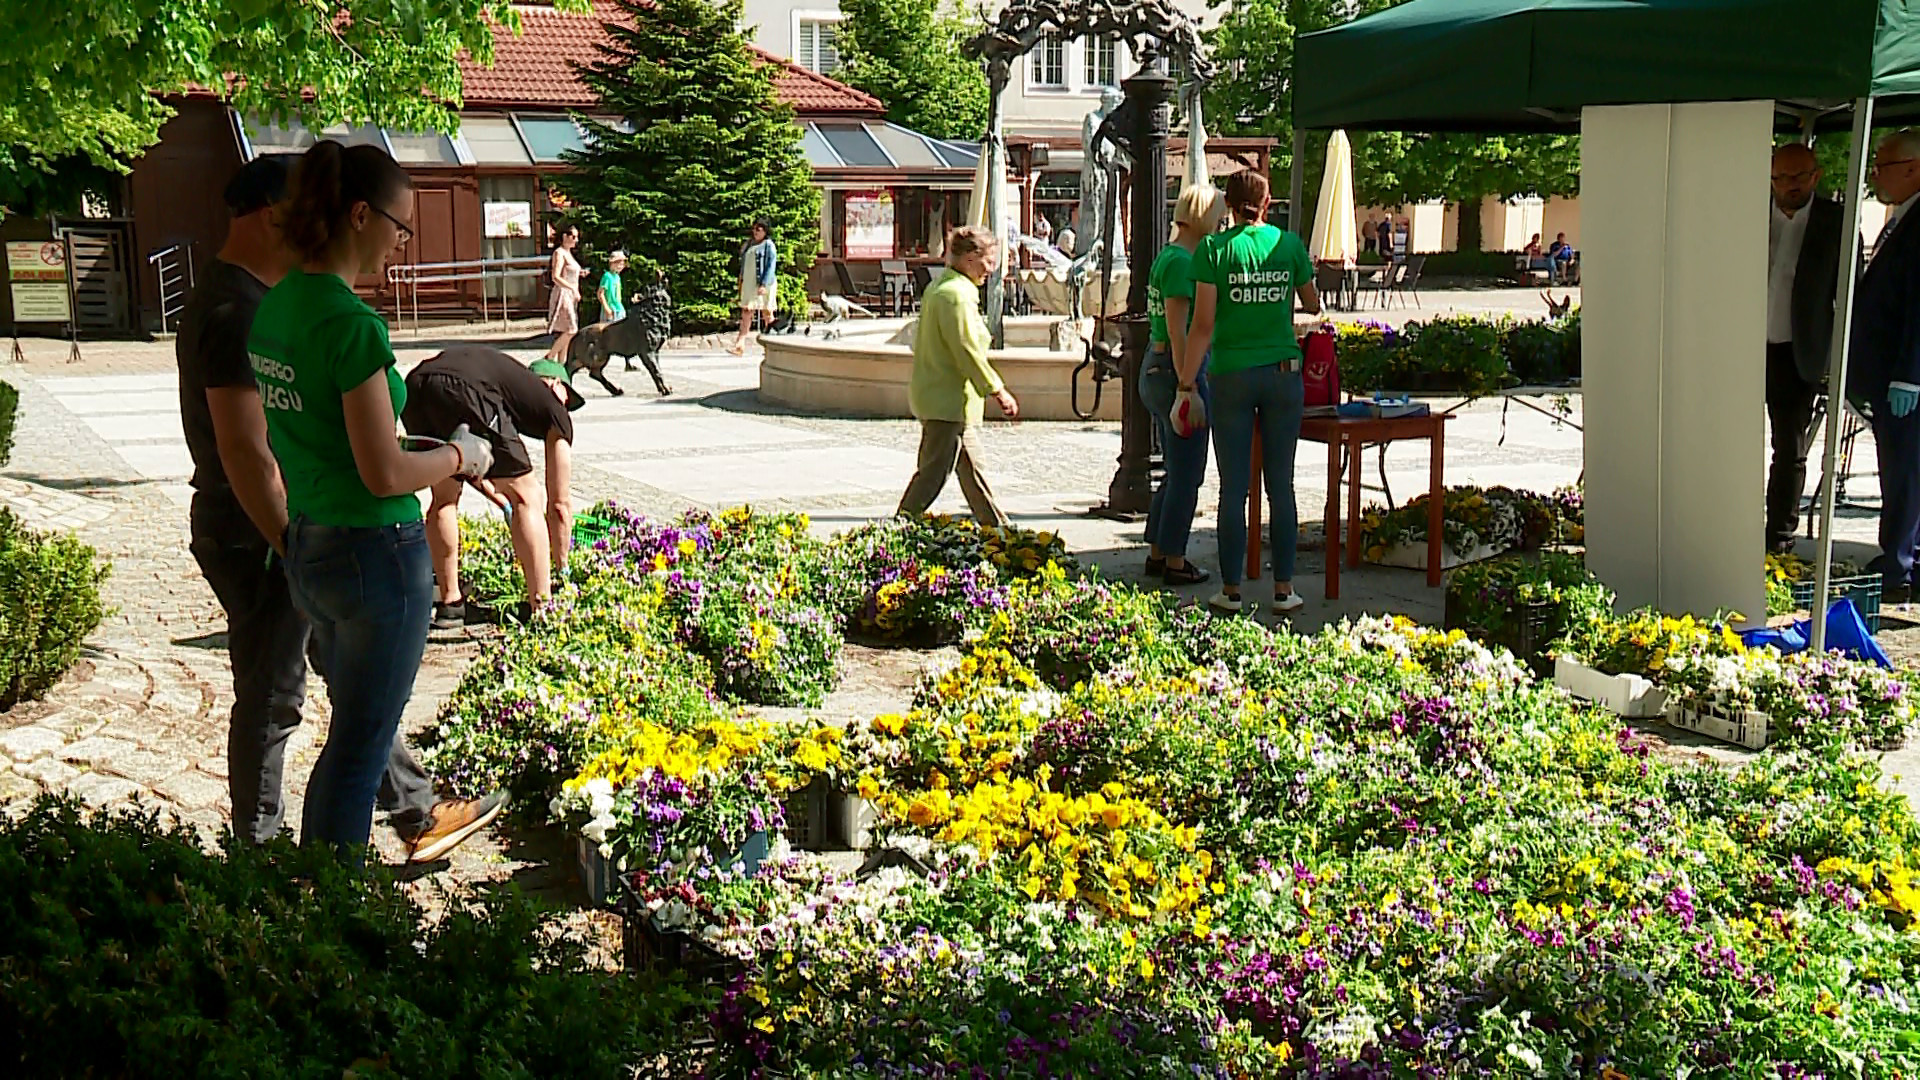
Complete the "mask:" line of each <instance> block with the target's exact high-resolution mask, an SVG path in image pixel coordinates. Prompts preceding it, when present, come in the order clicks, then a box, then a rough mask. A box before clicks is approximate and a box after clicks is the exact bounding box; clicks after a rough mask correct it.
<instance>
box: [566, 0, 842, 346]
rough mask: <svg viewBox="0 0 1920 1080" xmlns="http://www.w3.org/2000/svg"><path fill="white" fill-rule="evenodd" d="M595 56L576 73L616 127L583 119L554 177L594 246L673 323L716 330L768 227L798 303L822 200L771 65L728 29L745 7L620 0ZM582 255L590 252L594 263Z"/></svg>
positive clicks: (727, 2) (784, 281) (732, 2)
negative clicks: (575, 147) (581, 139)
mask: <svg viewBox="0 0 1920 1080" xmlns="http://www.w3.org/2000/svg"><path fill="white" fill-rule="evenodd" d="M620 2H621V6H622V8H623V9H624V10H625V12H626V16H627V17H626V18H625V19H624V20H621V21H619V22H614V23H609V24H608V37H609V40H608V42H607V43H606V44H603V45H601V46H600V57H599V59H597V60H595V61H593V62H592V63H590V64H582V65H579V70H580V74H581V77H582V78H583V79H585V80H586V83H587V85H588V86H590V87H592V88H593V90H594V92H595V93H596V94H598V95H599V97H600V101H601V105H602V107H603V109H604V110H605V111H606V112H608V113H612V114H614V115H617V116H621V117H624V118H625V119H626V121H627V124H626V125H624V128H625V130H623V129H622V128H620V127H608V126H607V125H604V124H599V123H594V122H591V121H588V122H587V124H588V128H589V139H588V149H587V150H586V151H584V152H581V153H576V154H570V155H569V156H568V162H569V164H571V165H573V166H574V171H573V172H572V173H571V174H569V175H567V176H565V177H564V178H560V179H557V180H556V181H555V185H556V187H558V188H559V190H560V191H561V192H562V193H563V194H564V195H565V196H566V197H567V200H568V201H569V202H570V203H571V204H572V205H573V207H574V209H573V210H572V211H570V216H571V219H572V220H573V221H574V222H575V223H577V224H578V225H579V226H580V231H581V236H582V239H583V240H584V241H585V242H586V243H587V245H588V247H589V248H590V249H592V250H593V251H600V252H604V251H609V250H612V249H613V248H616V247H619V248H625V249H626V250H627V251H628V252H629V253H630V255H631V257H632V270H631V272H632V273H634V274H635V275H637V276H638V277H639V278H640V279H641V280H647V279H649V278H650V276H651V275H652V274H653V273H655V272H656V271H664V272H665V273H666V275H667V288H668V289H669V291H671V292H672V294H673V298H674V305H675V315H676V320H675V321H676V323H677V324H678V325H681V326H685V327H688V328H690V329H713V328H717V327H719V326H723V325H725V324H726V323H727V322H728V321H729V320H730V319H731V318H732V317H733V313H734V310H735V308H736V307H737V305H738V302H739V291H740V290H739V281H740V278H739V266H740V262H739V259H740V247H741V244H742V242H743V241H744V240H745V238H746V236H747V233H748V230H749V228H750V227H751V226H752V224H753V222H754V221H756V220H759V219H763V218H764V219H766V220H767V221H768V222H769V223H770V224H771V225H772V226H773V236H774V240H775V241H776V243H778V244H779V247H780V264H781V265H780V275H781V277H780V295H781V297H782V299H783V301H785V304H783V306H790V307H791V306H800V305H801V304H803V303H804V296H805V292H806V270H807V268H808V267H810V266H811V265H812V263H813V259H814V256H815V255H817V254H818V253H819V249H820V194H819V191H818V190H817V189H816V188H815V187H814V186H813V170H812V169H811V167H809V166H808V164H807V159H806V156H805V155H804V154H803V153H802V152H801V149H800V129H799V127H798V126H797V125H795V124H794V122H793V109H792V108H791V107H789V106H787V105H786V104H784V103H783V102H781V101H780V99H779V98H778V97H777V96H776V95H775V94H774V88H773V81H774V75H775V73H776V69H775V68H774V67H773V66H772V65H769V64H766V63H764V62H762V61H761V60H760V59H759V58H758V57H756V56H755V54H754V53H753V51H752V49H751V48H749V46H748V44H747V39H746V38H745V37H744V36H743V35H742V34H741V33H740V31H739V30H738V29H736V27H737V26H738V25H739V22H740V12H741V0H721V2H720V3H714V2H713V0H620ZM590 257H591V256H590Z"/></svg>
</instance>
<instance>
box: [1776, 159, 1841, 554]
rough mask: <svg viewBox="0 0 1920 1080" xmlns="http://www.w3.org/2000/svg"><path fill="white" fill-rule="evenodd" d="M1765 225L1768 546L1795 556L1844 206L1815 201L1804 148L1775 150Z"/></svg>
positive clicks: (1813, 173) (1815, 171) (1812, 165)
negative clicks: (1770, 204) (1770, 452)
mask: <svg viewBox="0 0 1920 1080" xmlns="http://www.w3.org/2000/svg"><path fill="white" fill-rule="evenodd" d="M1772 182H1773V207H1772V209H1771V210H1770V211H1769V213H1768V218H1769V222H1768V227H1767V423H1768V426H1769V427H1770V428H1771V433H1772V442H1773V465H1772V467H1771V468H1770V469H1768V471H1767V548H1768V550H1770V551H1792V550H1793V532H1794V526H1795V525H1796V524H1797V523H1798V522H1799V520H1800V496H1801V493H1802V492H1803V491H1804V490H1805V489H1806V484H1807V451H1808V449H1809V448H1810V447H1811V445H1812V443H1813V410H1814V402H1815V401H1816V400H1817V399H1818V398H1819V396H1820V387H1821V384H1822V383H1823V382H1825V381H1826V372H1827V354H1828V353H1829V352H1830V351H1831V349H1832V340H1833V293H1834V283H1835V281H1837V280H1838V278H1839V253H1840V220H1841V214H1842V211H1841V209H1840V205H1839V204H1838V203H1835V202H1833V201H1832V200H1829V199H1817V198H1815V197H1814V193H1815V192H1816V191H1817V190H1819V186H1820V166H1819V163H1818V162H1817V161H1816V160H1815V159H1814V156H1813V151H1812V150H1811V149H1809V148H1808V147H1806V146H1803V145H1801V144H1799V143H1792V144H1789V145H1786V146H1781V147H1778V148H1776V149H1775V150H1774V152H1773V176H1772Z"/></svg>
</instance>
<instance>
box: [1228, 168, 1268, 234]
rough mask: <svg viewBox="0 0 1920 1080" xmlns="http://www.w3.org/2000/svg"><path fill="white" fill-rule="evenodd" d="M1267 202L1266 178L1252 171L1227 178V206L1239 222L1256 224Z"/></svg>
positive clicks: (1241, 171) (1243, 171)
mask: <svg viewBox="0 0 1920 1080" xmlns="http://www.w3.org/2000/svg"><path fill="white" fill-rule="evenodd" d="M1266 202H1267V178H1266V177H1264V176H1261V175H1260V174H1259V173H1257V172H1254V171H1253V170H1252V169H1242V170H1240V171H1239V172H1237V173H1234V174H1233V175H1232V176H1229V177H1227V205H1228V206H1230V207H1232V208H1233V216H1234V217H1236V218H1238V219H1240V220H1241V221H1249V222H1256V223H1257V222H1258V221H1259V220H1260V212H1261V210H1263V209H1265V207H1266Z"/></svg>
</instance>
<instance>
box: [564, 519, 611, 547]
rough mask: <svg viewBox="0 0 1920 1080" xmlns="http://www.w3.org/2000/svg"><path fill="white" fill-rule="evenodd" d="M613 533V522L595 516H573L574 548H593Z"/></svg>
mask: <svg viewBox="0 0 1920 1080" xmlns="http://www.w3.org/2000/svg"><path fill="white" fill-rule="evenodd" d="M612 532H613V522H611V521H609V520H607V519H606V518H603V517H597V516H595V515H593V514H575V515H574V516H573V546H574V547H592V546H593V545H594V544H595V543H597V542H598V541H601V540H604V539H606V538H607V536H608V535H610V534H611V533H612Z"/></svg>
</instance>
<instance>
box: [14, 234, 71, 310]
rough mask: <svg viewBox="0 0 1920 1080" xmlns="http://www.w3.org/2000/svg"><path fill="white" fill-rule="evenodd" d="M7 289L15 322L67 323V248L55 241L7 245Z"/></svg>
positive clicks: (68, 302)
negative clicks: (10, 296)
mask: <svg viewBox="0 0 1920 1080" xmlns="http://www.w3.org/2000/svg"><path fill="white" fill-rule="evenodd" d="M7 288H8V291H9V292H10V293H11V294H12V297H13V321H14V322H17V323H47V322H56V323H63V322H71V321H72V320H73V297H72V296H71V295H70V294H69V293H68V291H67V249H66V245H65V244H62V243H61V242H60V241H58V240H10V241H8V242H7Z"/></svg>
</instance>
